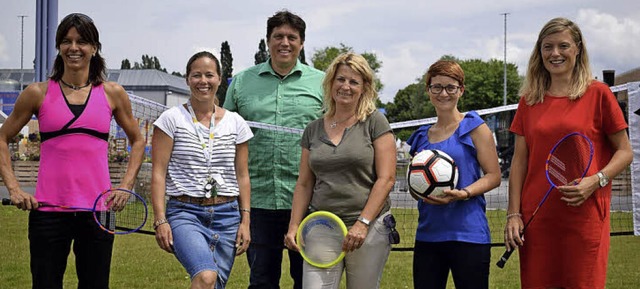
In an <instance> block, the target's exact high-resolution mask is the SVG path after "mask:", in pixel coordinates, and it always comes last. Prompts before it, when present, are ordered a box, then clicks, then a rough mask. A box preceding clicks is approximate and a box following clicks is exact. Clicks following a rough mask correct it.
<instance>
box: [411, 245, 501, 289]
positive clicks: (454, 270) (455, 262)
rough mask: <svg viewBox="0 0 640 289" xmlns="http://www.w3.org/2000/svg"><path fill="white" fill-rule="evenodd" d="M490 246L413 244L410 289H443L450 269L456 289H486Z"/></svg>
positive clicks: (487, 286) (487, 285)
mask: <svg viewBox="0 0 640 289" xmlns="http://www.w3.org/2000/svg"><path fill="white" fill-rule="evenodd" d="M490 263H491V244H472V243H465V242H420V241H416V244H415V248H414V252H413V287H414V288H415V289H427V288H429V289H431V288H434V289H436V288H437V289H444V288H446V287H447V278H448V277H449V270H451V275H452V276H453V283H454V284H455V286H456V288H457V289H465V288H473V289H476V288H489V264H490Z"/></svg>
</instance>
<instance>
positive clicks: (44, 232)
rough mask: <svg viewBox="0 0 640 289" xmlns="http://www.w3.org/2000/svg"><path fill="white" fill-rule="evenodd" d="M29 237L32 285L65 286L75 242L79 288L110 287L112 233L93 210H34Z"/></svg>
mask: <svg viewBox="0 0 640 289" xmlns="http://www.w3.org/2000/svg"><path fill="white" fill-rule="evenodd" d="M29 241H30V242H29V249H30V251H31V275H32V279H33V280H32V281H33V287H32V288H33V289H36V288H48V289H49V288H62V280H63V277H64V271H65V269H66V267H67V258H68V256H69V252H70V251H71V245H72V244H73V253H74V254H75V257H76V258H75V259H76V273H77V275H78V288H79V289H81V288H94V289H100V288H109V269H110V266H111V251H112V248H113V235H111V234H109V233H107V232H105V231H102V230H101V229H100V228H99V227H98V225H97V224H96V223H95V221H94V220H93V215H92V214H91V213H90V212H80V213H67V212H64V213H63V212H41V211H31V212H30V213H29Z"/></svg>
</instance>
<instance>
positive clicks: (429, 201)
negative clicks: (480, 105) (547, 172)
mask: <svg viewBox="0 0 640 289" xmlns="http://www.w3.org/2000/svg"><path fill="white" fill-rule="evenodd" d="M426 84H427V94H428V95H429V100H430V101H431V103H432V104H433V106H434V107H435V109H436V114H437V117H438V119H437V121H436V123H435V124H433V125H426V126H423V127H420V128H419V129H418V130H416V131H415V132H414V133H413V134H412V135H411V137H409V140H407V143H408V144H409V145H411V150H410V151H409V152H410V153H411V155H415V154H416V153H418V152H420V151H422V150H425V149H437V150H441V151H443V152H445V153H447V154H448V155H449V156H451V157H452V158H453V160H454V161H455V163H456V164H457V165H458V170H459V173H460V177H459V178H458V185H457V186H456V188H455V189H453V190H445V191H444V194H445V195H444V196H441V197H435V196H428V197H426V198H425V199H424V200H420V201H419V202H418V211H419V214H420V215H419V217H418V229H417V232H416V244H415V249H414V254H413V284H414V288H420V289H423V288H445V287H446V285H447V278H448V275H449V270H451V273H452V275H453V281H454V283H455V286H456V288H458V289H461V288H488V287H489V263H490V261H491V260H490V259H491V236H490V232H489V225H488V223H487V218H486V215H485V210H486V201H485V199H484V196H483V194H484V193H486V192H487V191H489V190H491V189H493V188H495V187H497V186H499V185H500V166H499V165H498V155H497V153H496V145H495V142H494V140H493V135H492V134H491V131H490V130H489V127H488V126H487V125H486V124H485V123H484V121H483V120H482V119H481V118H480V116H478V114H477V113H476V112H475V111H470V112H468V113H460V111H458V100H459V99H460V97H461V96H462V94H463V93H464V72H463V71H462V68H461V67H460V65H458V64H457V63H456V62H453V61H447V60H440V61H437V62H436V63H434V64H433V65H431V67H429V70H428V71H427V75H426ZM483 173H484V174H483Z"/></svg>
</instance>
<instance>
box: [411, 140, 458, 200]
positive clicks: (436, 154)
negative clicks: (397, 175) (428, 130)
mask: <svg viewBox="0 0 640 289" xmlns="http://www.w3.org/2000/svg"><path fill="white" fill-rule="evenodd" d="M407 182H408V183H409V192H410V193H411V194H412V195H414V196H418V197H420V198H425V197H426V196H443V195H444V194H443V193H442V191H443V190H445V189H454V188H455V187H456V185H457V184H458V166H456V163H455V162H454V161H453V159H452V158H451V157H450V156H449V155H448V154H446V153H445V152H443V151H440V150H423V151H421V152H419V153H418V154H416V155H415V156H414V157H413V159H412V160H411V163H410V164H409V169H407Z"/></svg>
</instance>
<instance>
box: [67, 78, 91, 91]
mask: <svg viewBox="0 0 640 289" xmlns="http://www.w3.org/2000/svg"><path fill="white" fill-rule="evenodd" d="M60 82H61V83H62V84H64V86H66V87H68V88H71V89H73V90H80V89H83V88H85V87H87V86H89V85H91V83H90V82H89V81H87V83H86V84H85V85H82V86H75V85H73V84H68V83H66V82H64V80H62V78H61V79H60Z"/></svg>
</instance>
